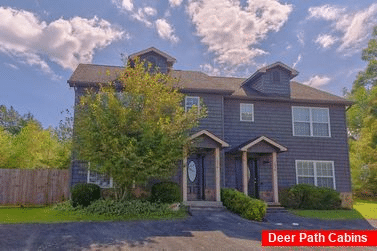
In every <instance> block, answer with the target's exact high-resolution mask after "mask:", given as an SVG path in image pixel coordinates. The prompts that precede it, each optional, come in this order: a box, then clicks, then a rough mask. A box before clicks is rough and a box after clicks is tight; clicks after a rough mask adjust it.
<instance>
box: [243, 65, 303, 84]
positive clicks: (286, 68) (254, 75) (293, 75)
mask: <svg viewBox="0 0 377 251" xmlns="http://www.w3.org/2000/svg"><path fill="white" fill-rule="evenodd" d="M275 67H281V68H283V69H285V70H287V71H288V72H289V73H290V78H291V79H292V78H294V77H296V76H297V75H298V71H296V70H295V69H293V68H291V67H289V66H288V65H286V64H283V63H282V62H276V63H273V64H270V65H267V66H265V67H262V68H260V69H258V70H257V71H256V72H255V73H254V74H253V75H251V76H250V77H249V78H248V79H246V80H245V81H244V82H243V83H242V84H241V86H243V85H245V84H246V83H248V82H250V81H252V80H253V79H255V78H257V77H259V76H260V75H262V74H263V73H266V72H267V71H268V70H270V69H273V68H275Z"/></svg>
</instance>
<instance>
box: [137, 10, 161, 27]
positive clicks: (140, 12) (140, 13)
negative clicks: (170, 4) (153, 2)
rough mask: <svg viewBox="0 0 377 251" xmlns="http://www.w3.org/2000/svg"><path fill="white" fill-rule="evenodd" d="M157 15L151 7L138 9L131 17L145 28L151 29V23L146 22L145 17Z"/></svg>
mask: <svg viewBox="0 0 377 251" xmlns="http://www.w3.org/2000/svg"><path fill="white" fill-rule="evenodd" d="M156 14H157V10H156V9H153V8H152V7H145V8H139V9H138V10H137V12H135V11H134V12H132V14H131V17H133V18H134V19H136V20H138V21H140V22H142V23H144V24H145V26H147V27H149V28H151V27H153V23H152V22H151V21H149V20H148V18H147V16H154V15H156Z"/></svg>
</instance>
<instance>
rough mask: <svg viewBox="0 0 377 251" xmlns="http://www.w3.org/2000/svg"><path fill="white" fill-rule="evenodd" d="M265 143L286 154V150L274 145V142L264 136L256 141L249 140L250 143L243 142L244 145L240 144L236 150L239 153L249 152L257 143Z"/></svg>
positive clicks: (276, 144)
mask: <svg viewBox="0 0 377 251" xmlns="http://www.w3.org/2000/svg"><path fill="white" fill-rule="evenodd" d="M262 141H264V142H266V143H268V144H269V145H271V146H273V147H275V148H277V149H279V151H280V152H286V151H288V149H287V148H286V147H284V146H282V145H280V144H278V143H276V142H275V141H273V140H272V139H269V138H267V137H266V136H261V137H259V138H257V139H253V140H250V141H247V142H245V143H244V144H242V145H241V146H239V147H238V149H239V150H240V151H247V150H249V149H250V148H252V147H253V146H255V145H256V144H258V143H259V142H262Z"/></svg>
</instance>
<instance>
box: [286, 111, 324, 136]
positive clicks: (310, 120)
mask: <svg viewBox="0 0 377 251" xmlns="http://www.w3.org/2000/svg"><path fill="white" fill-rule="evenodd" d="M292 117H293V136H312V137H330V136H331V132H330V115H329V109H328V108H319V107H302V106H293V107H292Z"/></svg>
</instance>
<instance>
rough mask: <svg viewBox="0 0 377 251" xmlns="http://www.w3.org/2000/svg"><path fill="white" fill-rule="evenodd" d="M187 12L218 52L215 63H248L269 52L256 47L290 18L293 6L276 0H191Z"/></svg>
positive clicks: (199, 33)
mask: <svg viewBox="0 0 377 251" xmlns="http://www.w3.org/2000/svg"><path fill="white" fill-rule="evenodd" d="M187 11H188V13H189V15H190V17H191V19H192V22H193V24H194V25H195V26H196V31H197V35H198V36H200V37H202V40H201V41H202V43H204V44H206V45H207V46H208V49H209V51H211V52H214V54H215V55H216V62H218V63H220V64H227V65H231V66H238V65H240V64H248V63H251V62H252V59H253V58H254V57H257V56H260V55H263V54H266V53H267V52H265V51H263V50H262V49H259V48H257V45H258V43H259V42H260V41H261V40H263V39H264V38H265V37H266V36H267V34H268V33H269V32H271V31H275V32H277V31H279V30H280V29H281V27H282V26H283V24H284V23H285V22H286V21H287V20H288V16H289V14H290V13H291V11H292V5H288V4H281V3H280V2H279V1H277V0H248V4H247V6H246V7H241V6H240V2H239V1H234V0H190V1H189V3H188V6H187Z"/></svg>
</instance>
